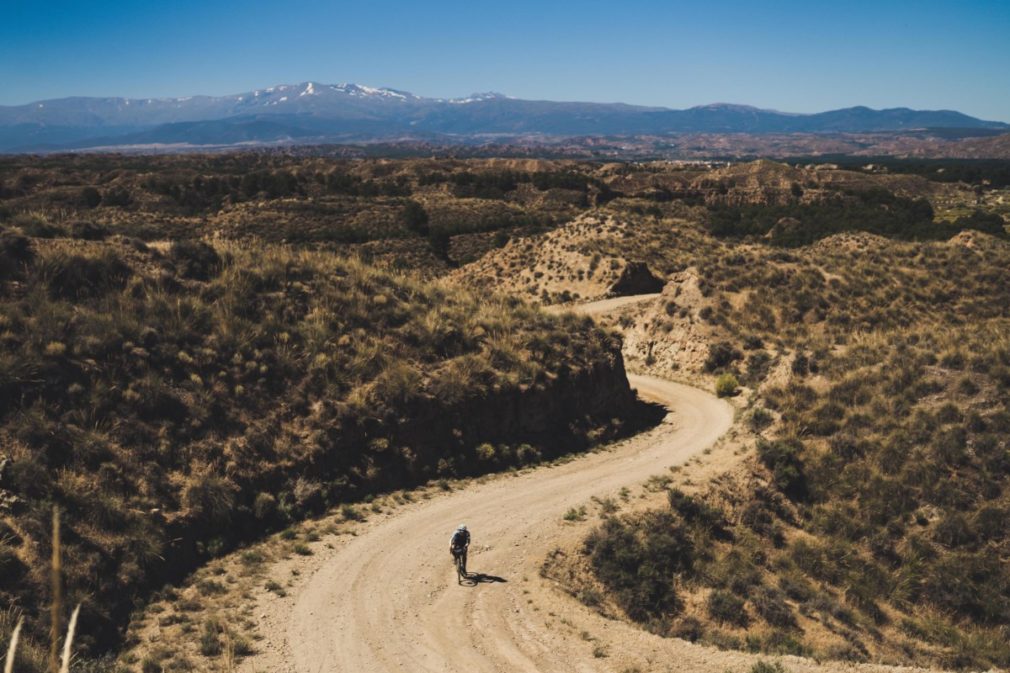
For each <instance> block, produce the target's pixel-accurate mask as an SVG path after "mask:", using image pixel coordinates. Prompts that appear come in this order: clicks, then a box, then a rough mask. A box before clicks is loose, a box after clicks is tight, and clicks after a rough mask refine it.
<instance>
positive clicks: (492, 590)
mask: <svg viewBox="0 0 1010 673" xmlns="http://www.w3.org/2000/svg"><path fill="white" fill-rule="evenodd" d="M630 379H631V383H632V385H633V386H635V387H636V388H637V389H638V391H639V393H640V394H641V395H642V396H643V397H645V398H648V399H652V400H656V401H659V402H662V403H663V404H666V405H667V406H668V407H670V408H673V409H675V410H676V413H675V419H676V422H675V423H673V424H669V423H668V422H667V423H665V424H664V425H662V426H660V430H653V431H651V432H649V433H647V434H646V435H644V436H641V437H636V438H634V439H631V440H628V441H626V442H624V443H622V444H621V445H619V446H618V447H615V448H613V449H611V450H608V451H603V452H598V453H594V454H590V455H587V456H584V457H580V458H578V459H576V460H573V461H571V462H568V463H565V464H563V465H560V466H555V467H550V468H543V469H538V470H534V471H531V472H528V473H527V474H524V475H520V476H518V477H514V478H499V479H493V480H490V481H489V482H486V483H484V484H476V485H474V486H473V487H472V488H467V489H465V490H461V491H458V492H456V493H453V494H451V495H448V496H446V497H442V498H437V499H434V500H432V501H428V502H425V503H419V504H418V505H417V506H414V507H411V508H407V509H406V510H405V511H403V512H402V513H401V514H398V515H397V516H395V517H393V518H391V519H389V520H387V521H384V522H382V523H381V524H379V525H377V526H375V527H373V528H371V529H369V530H367V531H365V532H364V533H363V534H362V535H360V536H359V537H356V538H354V539H353V540H351V541H350V542H348V543H347V544H346V545H345V546H344V547H343V548H341V549H340V550H339V551H338V552H337V553H336V554H335V555H334V556H332V557H331V558H330V559H328V560H327V562H326V564H325V565H324V566H323V567H321V568H319V569H318V570H317V571H316V572H315V574H314V575H313V576H312V578H311V580H309V581H308V583H307V584H306V585H305V587H304V589H303V590H302V591H301V593H300V594H299V595H298V597H297V599H296V602H295V605H294V609H293V611H292V614H291V617H290V621H289V627H288V629H287V633H286V634H283V635H285V636H286V641H287V643H286V645H287V647H286V648H285V649H286V650H287V652H288V653H289V654H290V656H291V657H292V663H293V664H294V666H293V668H294V670H295V671H300V672H304V673H319V672H320V671H347V672H348V673H366V672H372V671H375V672H378V671H405V672H411V673H417V672H419V671H431V672H432V673H435V672H439V673H441V672H444V671H459V672H460V673H463V672H464V671H465V672H467V673H470V672H473V671H583V670H601V671H602V670H613V669H612V667H611V665H604V664H608V663H610V662H603V661H599V662H596V661H594V658H593V657H592V656H588V655H589V653H588V652H587V648H586V643H585V642H584V641H583V640H582V639H578V638H577V639H576V640H577V642H575V645H576V646H578V648H579V650H580V654H579V656H576V657H573V654H572V653H571V652H569V651H568V648H567V647H564V646H562V645H563V642H564V641H565V640H567V639H566V638H563V637H560V638H559V635H560V633H559V632H558V631H560V629H552V628H550V627H549V626H548V625H547V624H546V623H545V619H544V618H545V617H546V616H547V615H546V613H545V612H544V610H545V608H544V607H543V605H542V604H539V603H538V602H536V601H533V602H527V596H529V595H530V594H531V593H532V592H533V590H534V587H533V586H532V585H533V584H540V583H543V580H542V579H541V578H540V577H539V575H538V571H539V567H540V565H541V564H542V563H543V560H544V558H545V557H546V556H547V555H548V554H549V553H550V551H551V550H552V549H554V548H555V547H557V546H558V544H559V541H561V540H563V539H564V538H566V536H567V535H568V534H569V531H570V530H571V529H572V527H571V526H568V525H566V523H565V521H564V519H563V517H564V514H565V513H566V511H567V510H568V509H569V508H572V507H578V506H581V505H584V504H586V503H587V502H588V501H589V500H590V498H591V497H592V496H599V497H604V496H614V495H615V494H616V492H617V491H618V490H619V489H620V488H621V487H622V486H634V485H637V484H640V483H641V482H642V481H644V480H645V479H647V478H648V477H649V476H650V475H653V474H656V473H659V472H662V471H664V470H665V469H666V468H667V467H668V466H670V465H674V464H678V463H682V462H684V461H686V460H687V459H689V458H690V457H692V456H694V455H695V454H697V453H699V452H701V451H702V450H704V449H705V448H706V447H708V446H710V445H711V444H712V443H713V442H714V441H715V440H716V439H718V438H719V436H720V435H722V434H723V433H724V432H725V431H726V430H727V429H728V428H729V427H730V425H731V423H732V420H733V409H732V407H730V405H728V404H726V403H725V402H722V401H720V400H718V399H716V398H715V397H713V396H711V395H710V394H708V393H705V392H702V391H700V390H697V389H695V388H691V387H688V386H684V385H680V384H677V383H671V382H669V381H664V380H661V379H656V378H651V377H642V376H632V377H630ZM464 520H465V521H466V523H467V524H468V525H469V527H470V529H471V530H472V531H473V544H472V546H471V553H470V563H469V566H470V567H469V570H470V571H471V572H473V573H483V574H484V575H486V576H488V577H485V578H484V579H485V580H487V581H483V582H478V583H476V585H474V586H459V585H458V584H457V582H456V576H455V572H454V570H453V568H452V564H451V559H450V557H449V555H448V540H449V535H450V534H451V533H452V530H453V528H455V526H456V525H457V524H458V523H459V522H460V521H464ZM499 580H500V581H499ZM538 590H539V589H538ZM550 598H551V600H557V599H561V598H565V599H566V600H570V599H567V597H561V596H552V597H550ZM530 600H532V599H530ZM275 635H276V636H280V635H282V634H275ZM586 658H588V659H589V661H581V662H580V661H579V660H580V659H586ZM595 663H598V665H594V664H595Z"/></svg>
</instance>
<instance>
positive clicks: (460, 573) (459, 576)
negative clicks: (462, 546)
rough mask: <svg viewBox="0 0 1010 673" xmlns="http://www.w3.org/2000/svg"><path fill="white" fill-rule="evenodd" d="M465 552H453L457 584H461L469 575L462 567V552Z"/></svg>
mask: <svg viewBox="0 0 1010 673" xmlns="http://www.w3.org/2000/svg"><path fill="white" fill-rule="evenodd" d="M464 553H465V552H464V551H463V550H460V551H459V553H456V552H453V555H452V559H453V563H454V564H455V566H456V582H457V584H462V583H463V580H465V579H466V578H467V577H469V575H468V573H467V572H466V570H465V569H464V568H463V554H464Z"/></svg>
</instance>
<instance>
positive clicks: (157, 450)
mask: <svg viewBox="0 0 1010 673" xmlns="http://www.w3.org/2000/svg"><path fill="white" fill-rule="evenodd" d="M0 262H2V264H0V269H2V273H3V277H2V278H0V305H2V310H0V339H2V342H3V346H4V348H3V351H2V354H0V446H2V447H3V451H2V453H3V456H0V458H2V463H0V464H2V466H3V468H2V471H0V567H2V569H3V572H2V574H0V602H3V603H4V604H5V605H13V606H16V609H17V610H23V611H24V612H25V613H26V614H27V615H28V617H29V624H30V626H31V628H32V630H33V632H35V633H40V632H42V631H43V630H44V628H45V623H46V621H45V617H44V615H43V612H42V606H43V605H45V604H46V601H47V600H48V589H47V575H46V562H45V559H46V558H47V557H48V556H47V555H48V554H49V544H48V521H49V519H50V516H51V507H52V506H53V505H58V506H60V507H61V509H63V510H64V512H65V516H64V523H65V531H64V543H65V549H64V553H65V568H66V578H65V579H66V583H67V594H68V600H69V601H74V602H76V601H82V602H83V612H82V620H81V624H82V631H83V635H82V637H81V639H80V640H79V641H78V642H79V643H80V644H82V645H83V646H84V648H85V650H89V649H90V650H91V651H95V650H101V649H102V648H104V647H107V646H108V645H110V644H112V643H114V642H116V640H117V639H118V635H117V634H118V633H119V628H120V627H121V626H122V625H123V623H124V621H125V619H126V617H127V616H128V614H129V613H130V611H131V610H132V609H133V608H134V606H135V604H136V603H137V602H139V601H141V600H143V598H144V597H145V595H146V593H147V592H149V591H150V589H152V588H155V587H157V586H160V585H161V584H162V583H163V582H165V581H166V580H171V579H176V578H179V577H181V576H182V575H184V574H185V573H187V572H189V571H190V570H192V569H193V568H195V567H196V566H197V564H198V563H201V562H203V561H204V560H206V559H207V558H209V557H212V556H214V555H217V554H220V553H221V552H223V551H226V550H228V549H229V548H231V547H233V546H234V545H235V544H236V543H238V542H240V541H242V540H246V539H250V538H254V537H256V536H258V535H262V533H263V532H264V531H267V530H271V529H275V528H277V527H279V526H283V525H286V524H287V523H288V522H290V521H292V520H296V519H299V518H302V517H304V516H306V515H307V514H309V513H311V512H316V511H320V510H321V509H322V508H325V507H327V506H330V505H333V504H334V503H337V502H341V501H346V500H348V499H351V498H360V497H362V496H363V495H365V494H368V493H374V492H377V491H382V490H388V489H391V488H397V487H402V486H405V485H410V484H415V483H419V482H424V481H427V480H430V479H435V478H439V477H451V476H454V475H464V474H474V473H483V472H487V471H493V470H497V469H505V468H508V467H511V466H516V465H523V464H528V463H534V462H537V461H539V460H540V459H541V458H542V457H551V456H555V455H558V454H559V453H560V452H565V451H571V450H579V449H582V448H585V447H586V446H589V445H591V444H592V443H594V442H596V441H599V440H600V439H602V438H605V437H607V436H610V435H612V434H613V433H614V432H615V431H616V430H617V429H618V428H619V426H620V424H621V423H622V419H623V420H624V421H628V420H630V419H631V417H632V402H633V396H632V394H631V391H630V389H629V387H628V383H627V380H626V378H625V374H624V368H623V362H622V358H621V354H620V342H619V339H617V338H616V337H614V336H613V335H612V334H608V333H605V332H603V331H601V330H599V329H596V328H595V327H593V325H592V323H591V322H589V321H588V320H584V319H580V318H576V317H572V316H560V317H554V316H549V315H546V314H544V313H542V312H540V311H538V310H536V309H533V308H529V307H528V306H526V305H524V304H522V303H520V302H518V301H509V300H505V299H500V298H492V297H483V298H478V297H477V296H475V295H472V294H469V293H465V292H461V291H460V290H458V289H456V288H450V287H447V286H444V285H438V284H426V283H423V282H421V281H418V280H416V279H415V278H412V277H409V276H402V275H397V274H393V273H390V272H385V271H380V270H376V269H374V268H371V267H368V266H366V265H363V264H362V263H360V262H358V261H355V260H348V259H346V258H342V257H340V256H337V255H334V254H332V253H324V252H309V251H294V250H291V249H289V248H282V247H269V246H263V245H258V246H238V245H229V246H219V247H217V248H214V247H211V246H209V245H207V244H205V243H196V242H189V243H177V244H174V245H171V246H155V247H149V246H146V245H144V244H141V243H139V242H136V241H129V240H126V239H119V238H113V239H109V240H107V241H104V242H98V241H81V240H70V239H59V238H57V239H29V238H26V237H23V236H21V235H20V234H18V233H16V232H11V231H4V232H0ZM2 625H3V628H5V629H9V628H10V627H11V626H12V624H11V623H9V620H4V621H3V622H2ZM6 636H7V634H6V632H5V633H2V634H0V637H4V638H5V637H6ZM25 651H26V652H29V651H31V650H30V648H27V649H26V650H25Z"/></svg>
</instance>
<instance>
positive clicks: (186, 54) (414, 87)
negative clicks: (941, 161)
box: [0, 0, 1010, 121]
mask: <svg viewBox="0 0 1010 673" xmlns="http://www.w3.org/2000/svg"><path fill="white" fill-rule="evenodd" d="M0 7H2V8H3V12H2V14H3V20H2V21H0V104H3V105H13V104H20V103H27V102H30V101H34V100H41V99H46V98H58V97H63V96H71V95H93V96H112V95H122V96H131V97H153V96H184V95H191V94H198V93H207V94H228V93H238V92H241V91H247V90H250V89H254V88H262V87H266V86H271V85H274V84H281V83H296V82H302V81H306V80H315V81H320V82H326V83H336V82H343V81H351V82H357V83H361V84H369V85H372V86H390V87H395V88H400V89H406V90H409V91H412V92H414V93H417V94H420V95H427V96H438V97H450V96H462V95H466V94H469V93H472V92H475V91H489V90H493V91H500V92H502V93H506V94H509V95H512V96H517V97H521V98H547V99H553V100H592V101H623V102H629V103H639V104H647V105H665V106H669V107H678V108H679V107H689V106H692V105H700V104H705V103H712V102H731V103H747V104H751V105H758V106H760V107H768V108H775V109H779V110H785V111H791V112H815V111H821V110H826V109H832V108H838V107H846V106H849V105H869V106H871V107H878V108H879V107H896V106H908V107H915V108H953V109H959V110H961V111H963V112H966V113H968V114H972V115H976V116H980V117H983V118H987V119H998V120H1003V121H1010V0H961V1H960V2H934V1H931V0H920V1H919V2H896V1H891V0H878V1H876V2H863V1H853V2H842V1H835V2H826V1H816V0H811V1H810V2H774V1H772V0H769V1H767V2H743V1H740V0H736V1H734V0H710V1H708V2H677V1H666V2H662V1H658V0H624V1H623V2H622V1H620V0H610V1H608V2H599V1H597V0H585V1H584V2H578V3H575V2H571V3H560V2H550V1H547V0H545V1H543V2H527V1H526V0H513V1H505V0H498V1H497V2H484V1H482V0H470V1H468V2H440V1H439V0H428V1H427V2H403V1H395V0H393V1H384V0H377V1H372V2H368V1H367V0H359V1H357V2H343V1H330V2H322V1H318V0H284V1H283V2H265V1H262V0H245V1H243V2H232V1H217V2H215V1H213V0H202V1H195V0H169V1H166V2H157V1H152V0H144V1H142V2H134V1H129V2H127V1H118V2H117V1H113V0H105V1H103V0H89V1H88V2H83V1H81V0H76V1H74V2H67V1H64V0H53V1H48V2H45V1H42V0H32V1H29V2H26V1H23V0H0Z"/></svg>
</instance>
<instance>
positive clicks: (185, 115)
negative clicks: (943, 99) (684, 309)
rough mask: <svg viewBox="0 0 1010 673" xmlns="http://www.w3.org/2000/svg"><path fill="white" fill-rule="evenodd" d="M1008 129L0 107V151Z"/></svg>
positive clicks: (316, 97) (514, 113)
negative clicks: (376, 141) (374, 141)
mask: <svg viewBox="0 0 1010 673" xmlns="http://www.w3.org/2000/svg"><path fill="white" fill-rule="evenodd" d="M922 129H958V130H961V131H963V132H965V134H966V135H972V134H978V135H986V134H990V133H1000V132H1010V125H1008V124H1006V123H1003V122H995V121H985V120H981V119H977V118H975V117H971V116H968V115H966V114H963V113H960V112H956V111H952V110H912V109H909V108H892V109H886V110H873V109H870V108H867V107H851V108H844V109H840V110H831V111H828V112H821V113H816V114H795V113H785V112H778V111H774V110H764V109H759V108H756V107H751V106H746V105H731V104H722V103H717V104H712V105H704V106H698V107H692V108H688V109H685V110H675V109H670V108H663V107H646V106H638V105H627V104H624V103H581V102H555V101H542V100H522V99H517V98H511V97H509V96H505V95H502V94H499V93H482V94H473V95H471V96H468V97H466V98H453V99H442V98H425V97H421V96H416V95H414V94H412V93H408V92H406V91H399V90H396V89H388V88H375V87H369V86H363V85H358V84H320V83H318V82H304V83H301V84H289V85H279V86H273V87H270V88H267V89H258V90H256V91H250V92H247V93H241V94H235V95H231V96H190V97H184V98H142V99H136V98H89V97H73V98H60V99H55V100H46V101H39V102H35V103H29V104H26V105H18V106H0V152H10V153H14V152H47V151H64V150H74V149H87V148H123V147H131V146H132V147H137V146H140V147H144V146H148V147H151V146H178V147H180V148H187V147H193V148H200V147H220V146H233V145H234V146H241V145H262V144H317V143H333V142H361V141H373V140H392V139H407V138H409V139H434V140H441V141H444V142H468V141H472V140H478V139H487V138H489V137H491V138H508V137H518V136H552V137H565V136H619V135H638V136H641V135H667V134H683V133H747V134H771V133H778V134H782V133H812V134H827V133H878V132H880V133H885V132H886V133H907V132H911V131H916V130H922Z"/></svg>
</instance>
